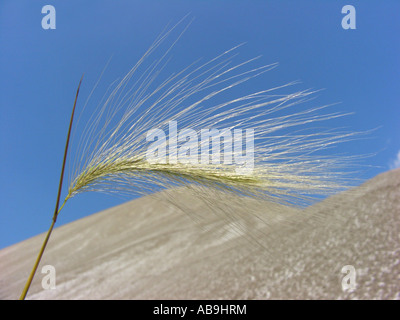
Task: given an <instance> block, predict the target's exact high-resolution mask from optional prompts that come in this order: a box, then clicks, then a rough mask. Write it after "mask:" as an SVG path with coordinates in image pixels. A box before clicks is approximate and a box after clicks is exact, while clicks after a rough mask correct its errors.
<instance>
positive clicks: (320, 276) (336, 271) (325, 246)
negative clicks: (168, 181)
mask: <svg viewBox="0 0 400 320" xmlns="http://www.w3.org/2000/svg"><path fill="white" fill-rule="evenodd" d="M162 198H163V194H160V195H159V196H158V198H153V197H145V198H142V199H138V200H134V201H131V202H128V203H126V204H123V205H121V206H118V207H115V208H111V209H109V210H106V211H103V212H100V213H97V214H94V215H92V216H89V217H86V218H84V219H81V220H78V221H75V222H73V223H70V224H68V225H64V226H61V227H59V228H56V229H55V230H54V231H53V234H52V237H51V239H50V242H49V245H48V248H47V249H46V252H45V254H44V257H43V259H42V262H41V265H40V266H39V269H38V273H37V274H36V276H35V279H34V282H33V284H32V287H31V289H30V291H29V293H28V296H27V299H220V298H222V299H400V170H399V169H397V170H393V171H389V172H386V173H384V174H381V175H379V176H377V177H376V178H374V179H372V180H370V181H368V182H367V183H365V184H364V185H363V186H362V187H358V188H356V190H354V191H353V192H345V193H343V194H339V195H336V196H333V197H331V198H329V199H328V200H325V201H323V202H321V203H318V204H316V205H314V206H312V207H310V208H307V209H306V210H304V211H296V210H291V211H288V210H287V209H284V210H285V211H284V210H283V209H282V207H280V206H277V205H272V204H268V203H263V204H260V205H259V206H260V216H262V217H263V219H264V220H266V221H268V222H267V223H266V224H265V225H263V224H260V223H258V224H257V223H255V222H254V221H252V220H251V219H249V220H246V219H245V220H246V221H247V222H246V223H247V224H242V227H243V228H242V229H240V230H237V231H239V232H232V231H230V228H229V224H227V223H226V219H222V218H221V217H219V216H217V215H213V214H211V213H209V208H208V207H207V206H205V205H204V204H203V203H202V202H201V201H199V200H198V199H195V198H193V197H192V196H190V195H189V194H186V195H185V194H181V195H179V201H181V203H182V204H183V205H186V206H190V207H191V209H192V211H193V212H195V213H198V214H201V215H202V216H203V217H207V218H206V219H204V221H203V222H202V227H203V228H200V227H199V225H198V224H196V223H195V222H194V221H193V219H191V217H189V216H188V215H185V214H184V213H182V212H181V211H179V210H177V209H176V208H174V207H172V206H170V205H167V203H166V202H165V201H162ZM254 220H256V219H254ZM232 223H233V224H234V222H232ZM260 228H261V229H260ZM257 230H258V231H257ZM43 238H44V235H38V236H36V237H34V238H31V239H28V240H26V241H23V242H21V243H18V244H15V245H13V246H10V247H8V248H5V249H3V250H1V251H0V298H1V299H17V298H18V297H19V295H20V293H21V291H22V288H23V286H24V283H25V281H26V279H27V276H28V274H29V271H30V269H31V268H32V265H33V262H34V260H35V258H36V255H37V253H38V250H39V248H40V245H41V243H42V241H43ZM255 238H256V239H257V241H258V242H259V243H260V244H261V245H262V246H260V245H257V244H256V243H255V242H254V239H255ZM46 264H50V265H53V266H54V267H55V269H56V272H57V273H56V285H57V286H56V289H55V290H43V289H42V287H41V279H42V277H43V275H42V274H41V273H40V270H41V266H43V265H46ZM345 265H353V266H354V267H355V269H356V286H357V287H356V289H355V290H354V291H353V292H351V293H349V292H345V291H343V290H342V286H341V280H342V278H343V277H344V274H343V273H341V269H342V267H343V266H345Z"/></svg>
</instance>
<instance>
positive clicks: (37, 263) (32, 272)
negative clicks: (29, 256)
mask: <svg viewBox="0 0 400 320" xmlns="http://www.w3.org/2000/svg"><path fill="white" fill-rule="evenodd" d="M82 79H83V76H82V78H81V80H80V82H79V86H78V90H77V91H76V96H75V102H74V107H73V108H72V114H71V120H70V122H69V128H68V135H67V142H66V144H65V150H64V158H63V164H62V168H61V176H60V183H59V185H58V194H57V202H56V208H55V210H54V215H53V221H52V223H51V225H50V228H49V231H47V235H46V238H45V239H44V242H43V244H42V247H41V248H40V251H39V255H38V257H37V258H36V262H35V264H34V266H33V268H32V271H31V274H30V275H29V278H28V280H27V282H26V284H25V287H24V290H23V291H22V294H21V296H20V298H19V299H20V300H24V299H25V297H26V294H27V293H28V290H29V287H30V286H31V283H32V280H33V277H34V276H35V273H36V270H37V268H38V266H39V263H40V260H41V259H42V256H43V252H44V250H45V249H46V245H47V242H48V241H49V238H50V235H51V232H52V231H53V227H54V224H55V223H56V221H57V216H58V214H59V212H60V211H61V209H62V208H63V207H64V205H65V203H66V201H67V198H66V199H65V200H64V202H63V204H62V205H61V207H60V208H59V204H60V197H61V189H62V183H63V178H64V170H65V162H66V160H67V153H68V145H69V140H70V136H71V128H72V122H73V119H74V114H75V107H76V101H77V100H78V94H79V89H80V87H81V83H82Z"/></svg>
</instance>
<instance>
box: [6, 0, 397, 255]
mask: <svg viewBox="0 0 400 320" xmlns="http://www.w3.org/2000/svg"><path fill="white" fill-rule="evenodd" d="M48 4H50V5H53V6H54V7H55V9H56V29H49V30H45V29H43V28H42V25H41V21H42V18H43V17H44V16H45V14H42V12H41V10H42V7H43V6H45V5H48ZM348 4H351V5H353V6H354V8H355V9H356V29H348V30H344V29H343V28H342V24H341V22H342V18H343V17H344V16H345V14H342V12H341V11H342V7H343V6H345V5H348ZM187 14H189V17H190V18H189V20H190V19H191V18H194V21H193V23H192V24H191V25H190V27H189V29H188V30H187V31H186V32H185V34H184V36H183V37H182V39H180V41H179V44H178V45H177V47H176V48H175V51H174V55H173V57H175V59H174V61H172V62H171V64H170V65H169V67H168V68H169V70H170V71H171V72H173V71H176V70H174V68H177V69H181V68H182V67H184V66H185V65H187V64H188V63H190V62H192V61H194V60H196V59H198V58H201V57H204V58H206V59H210V58H212V57H215V56H216V55H217V54H219V53H221V52H223V51H224V50H227V49H229V48H231V47H233V46H235V45H237V44H240V43H243V42H246V45H245V46H244V47H243V48H241V50H240V54H241V55H242V57H243V58H250V57H254V56H258V55H262V58H261V62H262V63H263V64H269V63H274V62H279V67H278V68H277V69H274V70H273V71H271V72H268V73H267V74H266V75H265V76H263V77H262V78H260V80H257V81H263V82H262V83H258V84H256V85H260V87H264V88H265V89H266V88H268V87H269V86H271V85H273V84H276V83H284V82H285V83H286V82H290V81H292V80H301V81H302V86H303V87H302V88H315V89H320V88H323V89H325V90H324V91H323V92H322V93H321V95H320V98H318V102H320V103H321V104H324V103H334V102H340V104H339V105H338V108H339V109H338V110H339V111H341V112H354V114H353V115H351V116H349V117H346V118H345V119H342V120H341V121H342V122H341V123H340V125H341V126H345V127H347V128H350V129H351V130H354V131H365V130H369V129H373V128H378V127H379V129H378V130H376V131H374V132H373V133H372V134H371V135H370V136H369V139H367V140H361V141H359V142H357V143H356V144H353V145H352V149H351V151H352V152H354V154H367V153H376V155H375V156H374V157H371V158H368V159H366V160H365V162H364V164H366V165H371V166H372V167H371V168H368V167H366V169H365V171H364V172H363V175H362V178H363V179H369V178H372V177H374V176H376V175H377V174H379V173H381V172H384V171H387V170H389V169H390V168H394V167H396V166H399V165H400V111H399V110H400V99H399V92H400V90H399V89H400V81H399V76H400V61H399V60H400V58H399V57H400V41H399V34H400V1H398V0H385V1H381V0H379V1H378V0H375V1H373V0H367V1H356V0H353V1H338V0H337V1H336V0H324V1H321V0H315V1H300V0H296V1H295V0H292V1H283V0H279V1H278V0H276V1H266V0H265V1H233V0H231V1H211V0H209V1H206V0H203V1H190V0H181V1H176V0H168V1H153V0H146V1H144V0H143V1H121V0H114V1H98V0H97V1H74V0H70V1H57V0H50V1H40V0H17V1H15V0H2V1H1V2H0V108H1V112H0V153H1V157H0V162H1V165H0V176H1V183H0V248H3V247H6V246H8V245H11V244H13V243H16V242H19V241H21V240H24V239H26V238H29V237H31V236H34V235H36V234H38V233H41V232H44V231H47V229H48V227H49V225H50V223H51V217H52V214H53V210H54V206H55V200H56V194H57V187H58V180H59V175H60V169H61V162H62V155H63V149H64V143H65V138H66V132H67V127H68V121H69V116H70V112H71V107H72V104H73V99H74V96H75V91H76V87H77V84H78V82H79V79H80V77H81V75H82V74H83V73H85V78H84V82H83V85H82V88H81V93H80V103H78V112H79V106H82V104H83V102H84V101H85V100H86V99H87V97H88V96H89V93H90V91H91V89H92V88H93V86H94V84H95V82H96V80H97V79H98V77H99V75H100V73H101V71H102V70H103V68H104V66H105V65H106V63H107V61H108V60H109V59H110V57H111V56H112V57H113V58H112V60H111V62H110V65H109V66H108V69H107V71H106V73H105V75H104V77H103V79H102V82H103V83H105V87H106V86H107V85H108V84H110V83H111V82H112V81H114V80H115V79H116V78H117V77H119V76H120V75H122V74H123V73H124V72H127V71H129V69H130V68H131V67H132V65H133V64H134V63H135V62H136V61H137V60H138V59H139V58H140V57H141V55H142V54H143V53H144V52H145V50H146V49H147V48H148V47H149V46H150V45H151V43H152V42H153V40H154V39H155V38H156V37H157V36H158V35H159V34H160V33H161V31H162V30H163V29H164V27H165V26H167V25H168V24H171V23H172V24H174V23H176V22H178V21H179V20H180V19H181V18H183V17H184V16H185V15H187ZM71 148H73V146H71ZM65 191H66V184H64V193H65ZM123 201H126V200H121V199H119V198H113V197H111V196H107V195H102V194H100V195H98V194H90V193H86V194H82V195H80V196H78V197H76V198H74V199H72V200H71V201H69V202H68V203H67V205H66V207H65V209H64V210H63V211H62V212H61V214H60V217H59V219H58V221H57V225H58V226H60V225H62V224H64V223H67V222H70V221H73V220H76V219H78V218H81V217H84V216H87V215H89V214H92V213H95V212H98V211H100V210H103V209H106V208H108V207H111V206H114V205H117V204H119V203H122V202H123Z"/></svg>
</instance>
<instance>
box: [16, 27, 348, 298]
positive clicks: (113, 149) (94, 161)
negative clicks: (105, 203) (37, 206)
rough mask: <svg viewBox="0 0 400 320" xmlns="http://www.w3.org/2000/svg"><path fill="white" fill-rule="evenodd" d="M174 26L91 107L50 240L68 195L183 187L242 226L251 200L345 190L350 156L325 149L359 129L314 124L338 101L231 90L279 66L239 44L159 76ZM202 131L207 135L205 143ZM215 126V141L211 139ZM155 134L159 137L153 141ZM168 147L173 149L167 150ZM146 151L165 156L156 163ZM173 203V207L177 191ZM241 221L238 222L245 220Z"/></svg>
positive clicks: (288, 199) (281, 90)
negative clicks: (314, 103) (261, 61)
mask: <svg viewBox="0 0 400 320" xmlns="http://www.w3.org/2000/svg"><path fill="white" fill-rule="evenodd" d="M176 28H177V26H175V27H173V28H171V29H170V30H168V31H166V32H164V33H162V34H161V35H160V36H159V37H158V38H157V39H156V40H155V42H154V43H153V44H152V45H151V47H150V48H149V49H148V50H147V52H146V53H145V54H144V55H143V57H142V58H141V59H140V60H139V61H138V62H137V64H136V65H134V67H133V68H132V69H131V70H130V71H129V72H128V73H127V74H126V75H125V76H124V77H123V78H122V80H120V81H119V82H116V83H114V84H113V85H112V86H111V87H110V88H109V91H108V92H107V94H106V95H105V98H104V99H103V100H102V102H101V104H99V105H98V107H97V110H96V111H95V112H93V113H92V116H91V118H90V120H89V121H88V124H87V125H86V127H85V129H84V131H83V133H82V135H81V136H82V139H81V140H80V143H79V145H74V146H76V148H75V160H74V162H73V169H72V170H71V172H70V174H71V175H70V182H69V188H68V193H67V195H66V197H65V199H64V202H63V203H62V206H61V207H60V208H58V203H57V207H56V213H55V216H54V219H53V224H52V226H51V228H50V230H49V233H48V236H49V235H50V232H51V230H52V228H53V225H54V222H55V220H56V217H57V215H58V213H59V211H60V210H61V208H62V207H63V206H64V204H65V203H66V201H67V200H69V199H70V198H72V197H74V196H75V195H77V194H80V193H83V192H88V191H100V192H107V193H117V194H136V195H143V194H152V193H154V192H155V191H158V190H165V189H168V190H170V189H174V190H177V191H176V192H179V188H178V189H176V188H175V187H185V188H187V189H189V190H192V192H193V194H194V195H196V197H198V198H199V199H202V200H203V201H205V202H206V203H207V204H209V205H210V206H211V207H212V209H213V211H215V212H220V213H222V214H223V215H224V216H225V218H226V221H228V222H229V223H230V222H233V223H236V222H237V221H240V220H241V219H242V220H241V221H245V222H246V216H249V215H251V214H252V213H255V211H256V210H259V207H258V208H256V207H254V208H252V207H251V205H249V202H248V201H247V200H250V201H253V200H254V201H255V200H257V201H259V200H267V201H269V203H271V202H274V203H280V204H284V205H290V206H302V205H306V204H308V203H310V201H312V200H313V199H314V198H315V197H318V196H321V195H326V194H330V193H333V192H337V191H338V190H341V189H342V188H343V187H345V186H346V183H345V175H344V173H343V172H344V171H343V169H344V168H346V166H347V165H348V164H349V161H351V160H353V158H352V157H345V156H332V155H329V156H327V155H326V152H325V150H326V149H328V148H330V147H333V146H335V145H336V144H337V143H341V142H344V141H348V140H351V139H353V138H354V135H355V133H344V132H341V131H339V130H336V131H335V130H327V129H325V130H322V129H315V128H314V129H313V128H311V127H310V124H317V123H320V122H322V121H326V120H331V119H334V118H337V117H341V116H343V115H344V114H339V113H337V112H327V111H326V110H328V108H331V107H332V106H319V107H312V108H304V107H302V106H304V105H305V103H308V102H310V101H311V99H312V96H313V94H314V93H315V92H314V91H311V90H300V91H295V92H290V91H289V89H290V88H292V87H293V86H294V85H295V84H297V83H295V82H293V83H288V84H283V85H279V86H276V87H274V88H269V89H265V90H259V91H256V92H249V93H247V94H245V95H237V94H235V92H236V91H237V90H238V89H239V88H241V87H243V86H244V84H247V83H251V80H252V79H254V78H255V77H259V76H261V75H263V74H264V73H265V72H267V71H269V70H271V69H273V68H275V67H276V64H271V65H261V66H254V64H255V63H256V61H257V59H258V58H254V59H250V60H245V61H241V62H235V59H236V56H237V54H238V53H237V52H238V50H239V49H240V47H241V46H240V45H239V46H236V47H234V48H232V49H229V50H227V51H225V52H222V53H221V54H219V55H218V56H217V57H215V58H213V59H211V60H209V61H206V62H200V61H196V62H194V63H193V64H191V65H189V66H187V67H186V68H183V69H182V70H179V71H178V72H176V73H173V74H171V75H170V76H168V77H165V78H161V74H162V71H163V70H164V68H165V66H166V64H167V62H168V59H169V55H170V52H171V50H172V49H173V47H174V45H175V43H176V41H177V40H178V39H179V38H180V37H181V35H182V33H180V34H179V36H178V37H177V38H176V39H175V40H174V41H172V43H171V44H169V45H168V46H167V49H166V51H165V52H163V53H162V54H161V55H160V56H159V57H158V58H157V59H153V60H152V59H150V58H151V57H152V55H156V52H157V50H156V49H157V48H159V47H160V46H161V45H162V44H165V43H166V42H167V41H168V40H167V39H170V37H169V36H170V33H171V32H173V31H174V30H176ZM85 107H86V105H85ZM212 130H214V131H212ZM215 130H216V131H215ZM241 130H242V131H241ZM243 130H249V131H243ZM171 131H173V133H174V134H172V136H171V135H170V136H168V138H167V137H166V136H163V135H162V133H165V132H169V133H171ZM178 131H179V133H178ZM204 132H206V133H208V134H209V136H207V135H206V139H199V136H200V137H202V136H201V134H202V133H204ZM213 132H217V135H216V139H217V140H212V139H211V140H210V137H211V138H213V135H212V133H213ZM154 133H156V134H155V135H153V136H152V134H154ZM235 134H236V135H237V137H241V138H243V139H244V136H246V139H247V138H248V139H249V143H250V147H249V148H247V149H246V153H247V154H250V155H251V157H250V158H246V159H247V160H246V161H243V158H244V154H245V152H244V151H245V150H244V148H242V147H243V146H242V145H240V146H239V147H236V145H235V141H236V136H235ZM241 135H242V136H241ZM155 136H157V138H158V140H157V139H154V140H152V139H150V141H149V137H153V138H154V137H155ZM221 137H222V139H221ZM188 138H189V139H188ZM214 138H215V137H214ZM243 139H242V140H243ZM199 140H200V141H199ZM222 140H223V145H224V148H223V149H222V143H221V141H222ZM233 140H234V141H233ZM239 140H240V139H239ZM242 140H240V141H242ZM154 141H157V145H156V147H155V142H154ZM210 141H211V142H213V143H214V142H215V141H218V142H219V145H218V143H217V148H219V146H220V145H221V148H219V149H212V150H213V153H212V154H209V153H208V152H205V153H202V150H208V149H209V146H210ZM246 141H247V140H246ZM149 142H151V143H149ZM151 144H152V146H153V147H154V150H153V149H152V148H151V146H149V145H151ZM214 147H215V145H213V148H214ZM246 147H247V145H246ZM149 150H150V153H149ZM166 150H168V154H166V153H165V154H163V152H164V151H166ZM156 151H157V152H156ZM222 151H223V152H222ZM321 151H322V152H321ZM152 152H154V153H152ZM324 152H325V154H324ZM149 154H150V155H151V154H152V155H155V154H156V155H157V156H160V155H161V156H162V155H164V158H162V157H159V158H157V161H154V159H153V160H152V159H150V158H149ZM243 199H247V200H246V201H247V202H246V205H243V204H242V203H243V201H242V200H243ZM170 200H171V201H172V202H174V203H176V201H175V200H174V196H173V193H171V198H170ZM188 213H190V210H189V212H188ZM258 214H259V216H260V217H261V216H262V212H258ZM239 216H240V217H239ZM261 219H262V217H261ZM237 226H238V228H242V227H243V223H242V222H239V223H238V224H237ZM250 233H253V231H252V230H250ZM253 237H254V238H257V234H256V233H253ZM47 240H48V237H47V238H46V241H45V242H47ZM255 240H257V239H255ZM44 247H45V244H44V246H43V248H42V249H44ZM42 253H43V250H42V251H41V253H40V254H39V258H38V260H40V256H41V254H42ZM35 270H36V269H34V271H35ZM34 271H33V274H34ZM32 276H33V275H32ZM30 280H32V279H30ZM28 282H29V281H28ZM27 288H29V285H28V286H27ZM26 292H27V289H26V290H25V292H24V293H23V295H22V296H21V297H22V298H24V297H25V295H26Z"/></svg>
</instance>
